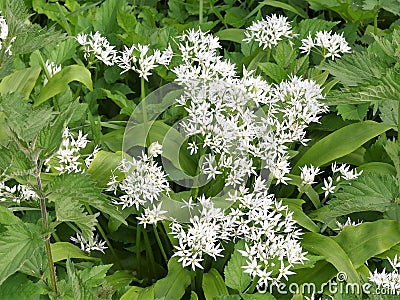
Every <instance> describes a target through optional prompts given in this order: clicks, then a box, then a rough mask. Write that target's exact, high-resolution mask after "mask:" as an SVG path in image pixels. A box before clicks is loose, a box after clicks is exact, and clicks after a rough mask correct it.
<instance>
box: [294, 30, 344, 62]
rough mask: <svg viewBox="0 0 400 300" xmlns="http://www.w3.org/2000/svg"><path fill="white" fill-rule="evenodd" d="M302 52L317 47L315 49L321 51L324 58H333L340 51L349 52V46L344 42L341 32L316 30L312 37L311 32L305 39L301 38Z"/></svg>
mask: <svg viewBox="0 0 400 300" xmlns="http://www.w3.org/2000/svg"><path fill="white" fill-rule="evenodd" d="M301 43H302V45H301V47H300V50H302V51H301V52H302V53H307V54H309V53H310V51H311V49H312V48H316V47H317V51H318V52H319V53H321V55H322V56H323V57H324V58H329V57H330V58H331V59H332V60H335V58H336V57H338V58H339V57H340V56H341V53H349V52H350V51H351V48H350V47H349V44H348V43H347V42H346V40H345V38H344V37H343V34H337V33H331V32H330V31H329V32H328V31H318V32H317V33H316V34H315V37H314V39H313V38H312V37H311V34H309V35H308V37H307V38H306V39H302V40H301Z"/></svg>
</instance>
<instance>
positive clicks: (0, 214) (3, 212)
mask: <svg viewBox="0 0 400 300" xmlns="http://www.w3.org/2000/svg"><path fill="white" fill-rule="evenodd" d="M18 222H19V219H18V217H16V216H15V215H14V214H13V213H12V212H11V211H10V210H9V209H8V208H5V207H3V206H0V224H3V225H12V224H16V223H18Z"/></svg>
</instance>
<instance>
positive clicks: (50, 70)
mask: <svg viewBox="0 0 400 300" xmlns="http://www.w3.org/2000/svg"><path fill="white" fill-rule="evenodd" d="M46 69H47V74H48V75H49V77H48V78H47V75H46V77H45V79H44V82H43V84H44V85H46V84H47V82H48V81H49V79H50V78H51V77H53V76H54V75H55V74H57V73H58V72H60V71H61V65H56V64H55V63H54V62H52V61H49V60H46Z"/></svg>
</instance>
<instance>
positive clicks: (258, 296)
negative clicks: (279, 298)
mask: <svg viewBox="0 0 400 300" xmlns="http://www.w3.org/2000/svg"><path fill="white" fill-rule="evenodd" d="M275 299H276V298H275V297H274V296H273V295H271V294H270V293H263V294H262V293H255V294H244V295H243V300H275Z"/></svg>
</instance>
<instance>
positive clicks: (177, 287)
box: [154, 258, 191, 300]
mask: <svg viewBox="0 0 400 300" xmlns="http://www.w3.org/2000/svg"><path fill="white" fill-rule="evenodd" d="M190 278H191V277H190V271H188V270H186V269H185V268H183V267H182V264H181V263H179V262H178V261H177V259H176V258H171V259H170V260H169V262H168V274H167V276H166V277H164V278H162V279H159V280H158V281H157V282H156V283H155V285H154V297H155V299H165V300H167V299H181V298H182V297H183V295H184V294H185V289H186V288H187V287H188V286H189V285H190Z"/></svg>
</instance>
